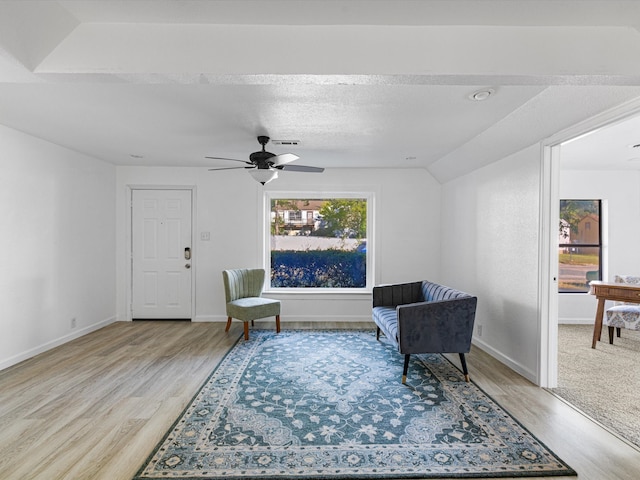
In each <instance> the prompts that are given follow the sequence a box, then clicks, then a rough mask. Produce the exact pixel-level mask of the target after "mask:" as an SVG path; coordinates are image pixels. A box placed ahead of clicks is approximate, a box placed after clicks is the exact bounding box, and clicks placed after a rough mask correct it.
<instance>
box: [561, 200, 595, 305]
mask: <svg viewBox="0 0 640 480" xmlns="http://www.w3.org/2000/svg"><path fill="white" fill-rule="evenodd" d="M600 212H601V201H600V200H560V225H559V236H560V237H559V242H558V243H559V252H558V259H559V262H560V264H559V266H558V267H559V268H558V270H559V278H558V280H559V281H558V292H560V293H586V292H588V291H589V282H590V281H592V280H600V279H601V278H602V229H601V228H600Z"/></svg>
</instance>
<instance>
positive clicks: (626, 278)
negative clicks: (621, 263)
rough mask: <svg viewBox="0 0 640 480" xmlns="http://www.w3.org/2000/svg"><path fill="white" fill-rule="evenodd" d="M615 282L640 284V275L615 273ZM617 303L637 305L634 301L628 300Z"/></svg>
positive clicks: (617, 303)
mask: <svg viewBox="0 0 640 480" xmlns="http://www.w3.org/2000/svg"><path fill="white" fill-rule="evenodd" d="M613 281H614V283H626V284H631V285H638V284H640V277H639V276H637V275H614V277H613ZM615 305H637V304H633V303H627V302H615Z"/></svg>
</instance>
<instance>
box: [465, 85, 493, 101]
mask: <svg viewBox="0 0 640 480" xmlns="http://www.w3.org/2000/svg"><path fill="white" fill-rule="evenodd" d="M494 93H496V91H495V90H494V89H492V88H487V89H485V90H478V91H477V92H473V93H472V94H471V95H469V98H470V99H471V100H475V101H476V102H482V101H484V100H486V99H488V98H489V97H490V96H491V95H493V94H494Z"/></svg>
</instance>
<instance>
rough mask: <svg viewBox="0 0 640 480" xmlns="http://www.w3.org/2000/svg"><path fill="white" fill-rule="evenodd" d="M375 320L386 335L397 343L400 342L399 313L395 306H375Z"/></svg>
mask: <svg viewBox="0 0 640 480" xmlns="http://www.w3.org/2000/svg"><path fill="white" fill-rule="evenodd" d="M373 321H374V322H376V325H378V326H379V327H380V330H382V333H384V335H385V337H387V338H388V339H389V340H391V341H392V342H393V343H395V344H397V343H398V315H397V313H396V308H395V307H374V308H373Z"/></svg>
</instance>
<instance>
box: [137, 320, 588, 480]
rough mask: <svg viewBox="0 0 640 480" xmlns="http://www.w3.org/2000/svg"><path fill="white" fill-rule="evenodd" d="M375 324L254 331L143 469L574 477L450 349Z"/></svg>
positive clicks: (216, 474) (222, 474) (182, 473)
mask: <svg viewBox="0 0 640 480" xmlns="http://www.w3.org/2000/svg"><path fill="white" fill-rule="evenodd" d="M411 358H412V364H411V365H410V367H409V378H408V380H407V384H406V385H403V384H402V383H401V381H400V380H401V376H402V362H403V356H402V355H400V354H399V353H398V352H397V351H396V349H395V348H394V347H393V346H391V345H389V344H387V343H385V342H384V341H380V342H378V341H376V339H375V332H373V331H370V332H363V331H345V330H342V331H340V330H337V331H310V330H300V331H284V332H281V333H280V334H276V333H275V332H273V331H260V330H253V331H252V332H251V340H249V341H248V342H245V341H239V342H238V343H237V344H236V345H235V346H234V347H233V348H232V349H231V351H230V352H229V353H228V354H227V355H226V357H225V358H224V360H223V361H222V362H221V363H220V365H219V366H218V367H217V368H216V369H215V370H214V372H213V373H212V374H211V376H210V377H209V379H208V380H207V381H206V382H205V384H204V385H203V387H202V389H201V390H200V391H199V392H198V393H197V394H196V396H195V397H194V399H193V401H192V402H191V404H190V405H189V406H188V407H187V408H186V410H185V411H184V412H183V414H182V415H181V416H180V418H179V419H178V420H177V421H176V423H175V424H174V425H173V427H172V428H171V429H170V430H169V432H168V433H167V435H166V437H165V438H164V440H163V441H162V442H160V444H159V445H158V446H157V447H156V449H155V451H154V452H153V453H152V455H151V456H150V458H149V459H148V460H147V461H146V463H145V465H144V466H143V467H142V468H141V469H140V471H139V472H138V473H137V475H136V477H135V478H136V479H137V480H142V479H147V480H148V479H161V478H162V479H175V478H181V479H192V480H194V479H198V480H202V479H243V480H246V479H276V478H277V479H282V478H285V479H329V480H334V479H376V478H378V479H379V478H385V479H392V478H477V477H541V476H557V475H575V472H574V471H573V470H572V469H571V468H570V467H568V466H567V465H566V464H565V463H564V462H563V461H562V460H560V459H559V458H558V457H557V456H556V455H555V454H553V453H552V452H551V451H550V450H549V449H548V448H546V447H545V446H544V445H542V444H541V443H540V442H539V441H538V440H537V439H536V438H534V437H533V436H532V435H531V433H529V432H528V431H527V430H526V429H525V428H523V427H522V426H521V425H520V424H519V423H518V422H517V421H516V420H515V419H514V418H512V417H511V416H510V415H509V414H508V413H506V412H505V411H504V410H503V409H502V408H501V407H500V406H499V405H498V404H496V403H495V402H494V401H493V400H492V399H491V398H489V397H488V396H487V395H486V394H485V393H484V392H482V391H481V390H480V389H479V388H478V387H477V386H475V385H474V384H473V383H467V382H465V381H464V378H463V376H462V374H461V373H460V372H459V371H458V370H457V369H456V368H455V367H454V366H453V365H451V364H450V363H449V362H448V361H447V360H446V359H444V358H443V357H442V356H440V355H412V357H411Z"/></svg>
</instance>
